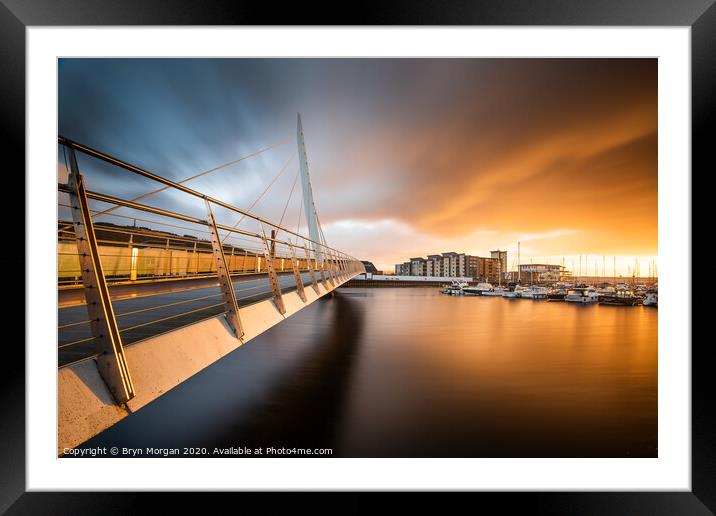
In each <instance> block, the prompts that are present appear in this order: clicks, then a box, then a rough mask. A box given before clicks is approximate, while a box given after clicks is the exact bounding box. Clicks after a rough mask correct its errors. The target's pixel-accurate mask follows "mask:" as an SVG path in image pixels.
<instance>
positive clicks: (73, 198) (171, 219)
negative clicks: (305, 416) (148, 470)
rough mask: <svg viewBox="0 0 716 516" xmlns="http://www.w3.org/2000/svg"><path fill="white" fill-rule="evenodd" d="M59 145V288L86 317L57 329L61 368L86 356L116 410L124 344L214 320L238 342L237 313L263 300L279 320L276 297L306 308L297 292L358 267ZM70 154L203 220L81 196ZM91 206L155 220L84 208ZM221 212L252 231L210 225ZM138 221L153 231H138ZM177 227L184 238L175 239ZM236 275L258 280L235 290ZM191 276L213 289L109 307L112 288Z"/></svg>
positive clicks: (128, 385)
mask: <svg viewBox="0 0 716 516" xmlns="http://www.w3.org/2000/svg"><path fill="white" fill-rule="evenodd" d="M58 142H59V144H60V145H61V146H62V149H63V153H65V154H66V156H67V158H68V172H69V177H68V181H67V183H66V184H65V183H58V191H59V192H60V193H61V194H66V195H67V196H68V198H69V200H68V202H66V203H63V202H62V201H61V200H60V202H59V207H61V208H67V209H69V210H70V212H71V219H72V221H69V220H61V221H60V222H59V225H58V244H57V245H58V287H59V288H82V289H83V292H84V298H85V301H86V303H85V305H84V309H85V310H86V312H87V315H88V317H87V318H84V317H82V316H81V310H82V307H79V308H75V309H74V311H73V313H72V314H70V315H71V317H69V318H66V319H68V320H64V321H62V322H61V323H60V325H59V327H58V331H59V332H60V334H61V336H60V341H59V342H58V353H60V354H61V355H62V358H60V365H67V364H69V363H74V362H75V361H77V360H82V359H86V358H87V357H94V358H95V359H96V360H97V362H98V367H99V371H100V374H101V375H102V377H103V379H104V380H105V382H106V383H107V385H108V387H109V388H110V390H111V392H112V393H113V395H114V397H115V400H116V401H117V402H118V403H124V402H126V401H128V400H129V399H131V398H132V397H133V396H134V387H133V384H132V381H131V375H130V371H129V366H128V365H127V363H126V358H125V357H124V349H123V346H124V345H126V344H128V343H132V342H137V341H139V340H142V339H145V338H148V337H150V336H154V335H157V334H159V333H163V332H166V331H171V330H174V329H177V328H179V327H182V326H186V325H188V324H194V323H196V322H198V321H200V320H204V319H206V318H210V317H216V316H217V315H220V314H224V315H225V316H226V318H227V320H228V322H229V324H230V326H231V328H232V329H233V331H234V333H235V335H236V337H237V338H239V339H241V338H242V337H243V335H244V332H243V328H242V324H241V317H240V315H241V312H240V306H245V305H246V304H247V303H250V302H255V301H257V300H260V299H265V296H266V295H267V294H270V297H271V298H273V301H274V303H275V306H276V308H277V310H278V311H279V312H281V313H285V311H286V309H285V306H284V300H283V295H284V294H285V292H286V291H287V290H296V291H297V292H298V295H299V297H300V298H301V299H302V300H303V302H304V303H305V302H307V296H306V292H305V289H306V288H311V287H312V288H313V289H314V290H315V291H316V293H317V294H320V288H319V284H322V285H323V287H324V288H325V289H326V290H324V292H325V291H327V290H330V288H334V287H336V286H338V285H339V284H341V283H343V282H345V281H347V280H348V279H350V277H352V276H354V275H355V274H357V273H360V272H363V271H364V268H363V265H362V263H361V262H360V261H359V260H357V259H355V258H354V257H352V256H349V255H347V254H346V253H343V252H341V251H338V250H336V249H334V248H332V247H330V246H327V245H326V244H325V243H324V242H319V241H315V240H312V239H310V238H308V237H306V236H304V235H301V234H299V233H298V232H297V231H293V230H291V229H289V228H287V227H285V226H282V225H279V224H276V223H274V222H271V221H269V220H267V219H265V218H262V217H259V216H257V215H254V214H252V213H250V212H248V211H245V210H242V209H241V208H238V207H236V206H233V205H231V204H229V203H226V202H224V201H221V200H219V199H216V198H214V197H211V196H208V195H205V194H203V193H201V192H199V191H196V190H193V189H190V188H188V187H186V186H185V185H183V184H180V183H177V182H174V181H172V180H169V179H166V178H165V177H162V176H160V175H158V174H155V173H152V172H149V171H147V170H144V169H141V168H139V167H136V166H134V165H131V164H129V163H126V162H124V161H122V160H119V159H117V158H115V157H112V156H109V155H107V154H105V153H102V152H100V151H98V150H96V149H92V148H90V147H87V146H85V145H82V144H79V143H77V142H73V141H70V140H68V139H67V138H64V137H62V136H60V137H59V138H58ZM76 153H81V154H83V155H86V156H89V157H90V158H93V159H97V160H101V161H103V162H105V163H110V164H111V165H113V166H114V167H118V168H120V169H123V170H125V171H128V172H130V173H132V174H135V175H138V176H141V177H143V178H145V179H149V180H151V181H154V182H158V183H160V184H162V185H164V187H166V188H165V189H170V190H174V191H177V192H180V193H182V194H184V195H186V196H188V197H189V198H194V199H197V200H199V201H202V202H203V203H204V205H205V209H206V218H202V217H197V216H192V215H188V214H186V213H179V212H177V211H173V210H169V209H166V208H160V207H157V206H152V205H149V204H146V203H140V202H137V201H136V200H127V199H123V198H122V197H120V196H117V195H111V194H109V193H103V192H99V191H91V190H88V189H87V188H85V182H84V180H83V177H82V175H81V174H80V170H79V165H78V161H77V155H76ZM90 201H94V202H100V203H103V204H109V205H110V206H113V207H122V208H126V209H128V210H130V211H131V212H133V213H137V212H139V213H141V214H150V215H152V216H154V217H159V218H160V219H161V220H157V219H156V218H154V219H146V218H141V217H129V216H127V215H121V214H117V213H107V211H108V210H92V209H90ZM215 212H216V213H215ZM227 214H236V215H240V216H241V219H240V221H244V220H246V221H248V222H250V223H253V225H254V226H255V228H254V230H253V231H252V230H250V229H243V228H240V227H238V223H237V224H234V225H233V226H231V225H229V224H227V223H222V222H221V221H220V220H219V219H220V218H221V216H222V215H223V216H224V217H226V216H227ZM97 215H107V216H112V217H116V218H118V219H123V220H128V219H133V220H134V225H133V226H127V225H125V226H122V225H119V224H114V223H112V224H110V223H101V222H100V223H96V222H94V221H93V218H94V217H95V216H97ZM217 215H218V216H217ZM142 216H146V215H142ZM137 220H140V221H144V223H150V224H151V225H152V226H157V225H159V226H161V227H162V229H160V230H158V229H156V228H152V227H142V226H140V227H137V226H136V221H137ZM177 229H179V230H184V231H185V233H184V234H178V233H176V230H177ZM186 231H188V232H189V233H193V234H188V233H186ZM279 235H284V236H283V237H279ZM239 275H246V276H250V275H261V276H258V277H257V278H256V279H252V280H251V279H250V280H246V281H242V282H239V283H236V282H235V281H234V280H235V277H236V276H239ZM263 275H265V278H264V279H261V278H262V277H263ZM200 278H215V279H216V280H217V281H218V288H217V287H216V286H209V287H201V288H194V287H191V286H187V288H185V289H178V290H174V291H172V292H171V293H169V294H163V297H164V298H165V299H164V301H163V302H160V303H159V304H152V303H150V302H149V300H148V299H147V298H141V299H143V301H141V302H139V301H138V300H137V298H131V299H127V300H119V301H115V302H113V301H112V299H111V297H110V294H109V287H110V286H112V285H118V284H127V283H129V284H132V283H140V282H156V281H158V280H173V279H200ZM232 278H233V279H232ZM202 290H203V291H202ZM115 303H118V307H119V309H117V310H115ZM119 303H122V304H119ZM132 304H134V306H132Z"/></svg>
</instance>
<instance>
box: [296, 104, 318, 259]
mask: <svg viewBox="0 0 716 516" xmlns="http://www.w3.org/2000/svg"><path fill="white" fill-rule="evenodd" d="M296 143H297V144H298V162H299V164H300V168H301V186H302V189H303V211H304V213H305V214H306V223H307V224H308V236H309V237H311V240H313V241H314V242H321V237H320V232H319V229H318V215H317V214H316V205H315V204H314V203H313V190H312V189H311V177H310V176H309V175H308V158H307V157H306V144H305V143H304V141H303V127H302V126H301V114H300V113H298V124H297V126H296ZM311 246H312V247H313V250H314V251H315V252H316V259H318V260H320V259H321V258H320V257H319V254H320V249H319V246H318V244H315V243H314V244H312V245H311Z"/></svg>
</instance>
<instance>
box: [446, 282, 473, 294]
mask: <svg viewBox="0 0 716 516" xmlns="http://www.w3.org/2000/svg"><path fill="white" fill-rule="evenodd" d="M467 286H468V284H467V283H466V282H464V281H459V280H452V283H451V284H450V285H446V286H445V288H444V289H443V290H442V293H443V294H448V295H452V296H459V295H461V294H462V291H463V289H464V288H465V287H467Z"/></svg>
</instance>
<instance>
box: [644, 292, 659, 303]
mask: <svg viewBox="0 0 716 516" xmlns="http://www.w3.org/2000/svg"><path fill="white" fill-rule="evenodd" d="M641 304H642V305H644V306H658V304H659V293H658V292H657V291H656V290H651V291H649V292H647V293H646V297H645V298H644V300H643V301H642V302H641Z"/></svg>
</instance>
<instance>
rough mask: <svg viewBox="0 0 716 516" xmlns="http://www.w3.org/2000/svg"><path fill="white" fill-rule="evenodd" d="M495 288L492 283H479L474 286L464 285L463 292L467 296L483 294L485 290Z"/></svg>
mask: <svg viewBox="0 0 716 516" xmlns="http://www.w3.org/2000/svg"><path fill="white" fill-rule="evenodd" d="M491 290H494V287H493V286H492V284H490V283H478V284H477V285H476V286H474V287H463V289H462V293H463V294H464V295H466V296H483V295H485V292H489V291H491Z"/></svg>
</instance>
